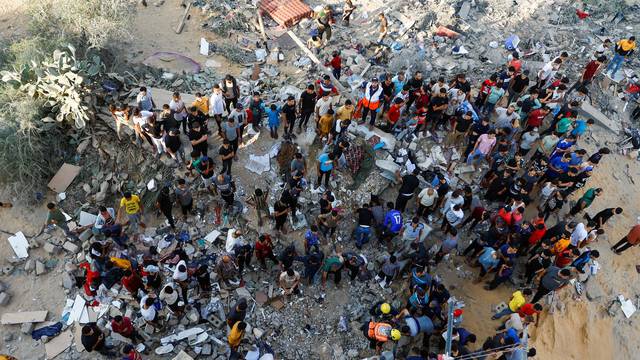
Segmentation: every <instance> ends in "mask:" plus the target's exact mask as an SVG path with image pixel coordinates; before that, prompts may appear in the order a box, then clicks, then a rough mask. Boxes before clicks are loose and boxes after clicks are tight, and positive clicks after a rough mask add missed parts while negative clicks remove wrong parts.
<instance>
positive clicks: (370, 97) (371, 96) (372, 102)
mask: <svg viewBox="0 0 640 360" xmlns="http://www.w3.org/2000/svg"><path fill="white" fill-rule="evenodd" d="M380 95H382V86H380V85H378V89H376V90H375V91H374V92H373V93H372V90H371V83H368V84H367V87H366V88H365V90H364V97H363V98H362V105H364V107H366V108H367V109H369V110H376V109H378V107H380Z"/></svg>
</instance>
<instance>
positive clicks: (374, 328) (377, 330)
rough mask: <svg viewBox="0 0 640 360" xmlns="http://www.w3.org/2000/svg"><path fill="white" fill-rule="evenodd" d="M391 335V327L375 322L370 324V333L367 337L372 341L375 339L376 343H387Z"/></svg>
mask: <svg viewBox="0 0 640 360" xmlns="http://www.w3.org/2000/svg"><path fill="white" fill-rule="evenodd" d="M390 333H391V325H389V324H387V323H382V322H379V323H377V322H373V321H371V322H370V323H369V331H368V332H367V336H368V337H369V338H370V339H375V340H376V341H380V342H386V341H388V340H389V334H390Z"/></svg>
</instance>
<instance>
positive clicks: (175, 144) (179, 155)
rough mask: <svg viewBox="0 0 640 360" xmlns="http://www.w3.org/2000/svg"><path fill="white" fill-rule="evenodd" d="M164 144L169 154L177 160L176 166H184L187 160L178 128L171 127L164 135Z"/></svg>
mask: <svg viewBox="0 0 640 360" xmlns="http://www.w3.org/2000/svg"><path fill="white" fill-rule="evenodd" d="M164 144H165V147H166V150H167V154H169V156H170V157H171V158H172V159H173V161H175V162H176V166H177V167H179V166H181V165H182V166H184V163H185V161H186V159H185V156H184V149H183V146H182V140H180V131H179V130H178V129H177V128H170V129H169V131H167V133H166V135H165V136H164Z"/></svg>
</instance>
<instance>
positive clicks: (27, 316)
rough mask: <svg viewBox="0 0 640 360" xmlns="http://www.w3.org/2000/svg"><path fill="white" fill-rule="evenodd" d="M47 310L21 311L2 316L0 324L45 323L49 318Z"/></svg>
mask: <svg viewBox="0 0 640 360" xmlns="http://www.w3.org/2000/svg"><path fill="white" fill-rule="evenodd" d="M48 313H49V312H48V311H47V310H41V311H21V312H15V313H5V314H2V319H0V324H2V325H8V324H23V323H37V322H43V321H44V320H45V319H46V318H47V314H48Z"/></svg>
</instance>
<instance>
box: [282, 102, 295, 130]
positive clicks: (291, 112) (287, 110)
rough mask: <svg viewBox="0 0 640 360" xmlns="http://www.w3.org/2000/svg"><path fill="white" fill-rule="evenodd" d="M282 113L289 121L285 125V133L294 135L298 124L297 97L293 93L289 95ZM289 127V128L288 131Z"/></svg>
mask: <svg viewBox="0 0 640 360" xmlns="http://www.w3.org/2000/svg"><path fill="white" fill-rule="evenodd" d="M281 111H282V113H283V114H284V118H285V120H286V121H287V123H286V124H285V127H284V133H285V134H287V133H288V134H289V135H293V127H294V126H295V124H296V98H295V97H293V95H289V97H288V98H287V102H286V104H284V106H283V107H282V110H281ZM287 128H288V129H289V130H288V131H287Z"/></svg>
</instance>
